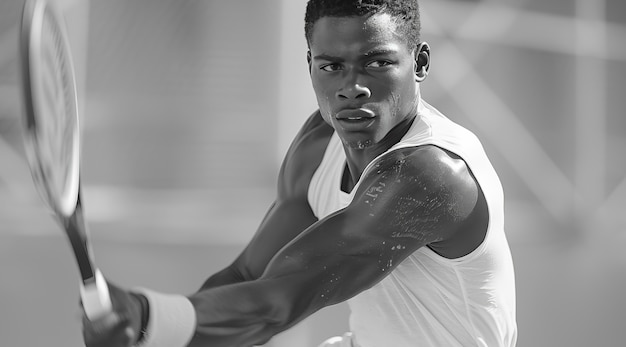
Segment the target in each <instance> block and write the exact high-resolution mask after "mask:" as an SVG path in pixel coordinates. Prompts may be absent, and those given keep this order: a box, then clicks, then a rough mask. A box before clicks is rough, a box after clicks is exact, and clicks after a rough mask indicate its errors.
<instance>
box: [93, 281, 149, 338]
mask: <svg viewBox="0 0 626 347" xmlns="http://www.w3.org/2000/svg"><path fill="white" fill-rule="evenodd" d="M108 285H109V294H110V295H111V303H112V304H113V312H111V313H109V314H107V315H105V316H104V317H101V318H99V319H96V320H94V321H90V320H89V319H88V318H87V316H85V315H84V314H83V339H84V340H85V346H87V347H130V346H132V345H134V344H135V343H136V342H137V340H138V339H139V335H140V334H139V332H140V331H141V325H142V317H143V316H144V315H143V313H144V309H147V308H142V300H141V297H140V296H139V295H138V294H134V293H130V292H128V291H125V290H123V289H121V288H119V287H117V286H115V285H113V284H111V283H109V284H108Z"/></svg>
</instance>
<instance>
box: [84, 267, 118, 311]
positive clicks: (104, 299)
mask: <svg viewBox="0 0 626 347" xmlns="http://www.w3.org/2000/svg"><path fill="white" fill-rule="evenodd" d="M80 298H81V300H82V302H83V309H84V310H85V314H86V315H87V318H89V320H91V321H93V320H96V319H98V318H100V317H102V316H104V315H105V314H107V313H110V312H111V311H112V309H113V308H112V305H111V297H110V296H109V286H108V285H107V283H106V280H105V279H104V276H102V273H101V272H100V270H98V269H96V271H95V275H94V277H93V281H89V283H85V282H81V283H80Z"/></svg>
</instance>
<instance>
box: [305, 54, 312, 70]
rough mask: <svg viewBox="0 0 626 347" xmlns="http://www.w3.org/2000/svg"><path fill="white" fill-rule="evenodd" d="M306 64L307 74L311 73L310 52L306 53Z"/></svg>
mask: <svg viewBox="0 0 626 347" xmlns="http://www.w3.org/2000/svg"><path fill="white" fill-rule="evenodd" d="M306 62H307V64H308V65H309V74H310V73H311V63H312V62H311V50H308V51H306Z"/></svg>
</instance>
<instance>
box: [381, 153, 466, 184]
mask: <svg viewBox="0 0 626 347" xmlns="http://www.w3.org/2000/svg"><path fill="white" fill-rule="evenodd" d="M372 167H373V168H376V169H377V170H376V171H377V174H382V175H392V176H394V177H395V178H397V179H398V178H400V179H403V180H402V181H401V182H404V183H407V182H406V181H404V180H407V181H415V182H416V183H418V185H420V186H421V185H424V186H427V187H442V188H445V187H450V188H459V189H471V188H473V187H476V182H475V180H474V179H473V176H472V174H471V172H470V170H469V168H468V166H467V164H466V163H465V161H464V160H463V159H462V158H461V157H460V156H458V155H457V154H455V153H452V152H450V151H447V150H445V149H443V148H440V147H437V146H434V145H421V146H412V147H406V148H400V149H396V150H392V151H390V152H388V153H386V154H384V155H382V156H381V157H379V158H378V159H377V160H376V161H375V162H374V163H373V166H372Z"/></svg>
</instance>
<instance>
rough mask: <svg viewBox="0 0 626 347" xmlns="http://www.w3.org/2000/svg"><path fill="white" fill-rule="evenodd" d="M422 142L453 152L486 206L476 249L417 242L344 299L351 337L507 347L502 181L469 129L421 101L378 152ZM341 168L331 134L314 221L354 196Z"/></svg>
mask: <svg viewBox="0 0 626 347" xmlns="http://www.w3.org/2000/svg"><path fill="white" fill-rule="evenodd" d="M423 145H434V146H437V147H440V148H443V149H445V150H447V151H450V152H452V153H455V154H456V155H458V156H459V157H461V158H462V159H463V160H464V161H465V163H466V165H467V166H468V167H469V169H470V170H471V172H472V174H473V175H474V177H475V179H476V181H477V182H478V184H479V186H480V188H481V189H482V191H483V194H484V196H485V199H486V202H487V208H488V211H489V223H488V228H487V232H486V236H485V239H484V240H483V241H482V243H481V244H480V245H479V246H478V247H477V248H476V249H475V250H474V251H472V252H471V253H469V254H467V255H466V256H463V257H460V258H455V259H448V258H444V257H442V256H440V255H438V254H437V253H435V252H434V251H432V250H431V249H430V248H428V247H422V248H420V249H418V250H417V251H415V252H414V253H413V254H411V255H410V256H409V257H408V258H406V259H405V260H404V261H403V262H402V263H400V264H399V265H398V266H397V267H396V268H395V269H394V270H393V271H392V272H391V273H389V274H388V275H387V276H386V277H385V278H384V279H383V280H381V281H380V282H379V283H377V284H376V285H374V286H373V287H371V288H370V289H367V290H365V291H363V292H361V293H360V294H358V295H356V296H354V297H353V298H351V299H349V300H348V306H349V308H350V330H351V331H352V333H353V335H354V339H355V342H356V344H358V346H359V347H387V346H393V347H412V346H420V347H421V346H432V347H443V346H445V347H453V346H464V347H466V346H489V347H513V346H515V344H516V340H517V324H516V318H515V315H516V313H515V310H516V307H515V278H514V269H513V262H512V257H511V252H510V249H509V245H508V242H507V239H506V236H505V233H504V194H503V190H502V185H501V183H500V179H499V178H498V176H497V174H496V172H495V170H494V169H493V166H492V165H491V163H490V161H489V159H488V158H487V155H486V154H485V151H484V149H483V147H482V144H481V143H480V141H479V140H478V138H477V137H476V136H475V135H474V134H473V133H471V132H470V131H469V130H467V129H465V128H463V127H461V126H460V125H458V124H456V123H454V122H452V121H451V120H449V119H448V118H446V117H445V116H444V115H442V114H441V113H440V112H439V111H438V110H436V109H435V108H434V107H432V106H431V105H429V104H427V103H426V102H425V101H423V100H420V103H419V106H418V116H417V117H416V118H415V120H414V121H413V124H412V125H411V127H410V129H409V130H408V132H407V133H406V134H405V136H404V137H403V138H402V140H401V141H400V142H398V143H397V144H395V145H394V146H393V147H391V148H390V149H389V150H388V151H387V152H385V153H383V154H381V156H383V155H385V154H387V153H389V152H390V151H394V150H397V149H400V148H407V147H414V146H423ZM379 157H380V156H379ZM374 161H376V159H375V160H374ZM374 161H372V162H374ZM371 165H372V163H370V165H369V166H368V167H366V169H365V171H364V173H365V172H367V170H368V169H369V167H370V166H371ZM345 166H346V156H345V152H344V151H343V146H342V143H341V140H340V139H339V137H338V136H337V134H336V133H334V134H333V135H332V136H331V139H330V141H329V144H328V146H327V148H326V151H325V153H324V157H323V159H322V161H321V163H320V165H319V166H318V168H317V170H316V171H315V173H314V175H313V177H312V179H311V183H310V185H309V190H308V199H309V204H310V206H311V209H312V210H313V212H314V214H315V215H316V217H317V218H318V219H322V218H324V217H326V216H328V215H329V214H331V213H333V212H335V211H338V210H340V209H342V208H345V207H346V206H348V205H349V204H350V202H351V201H352V199H353V197H354V192H355V191H356V190H357V188H358V184H359V182H357V184H356V186H355V187H354V189H352V191H351V193H350V194H349V193H346V192H343V191H342V190H341V180H342V176H343V171H344V168H345Z"/></svg>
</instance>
